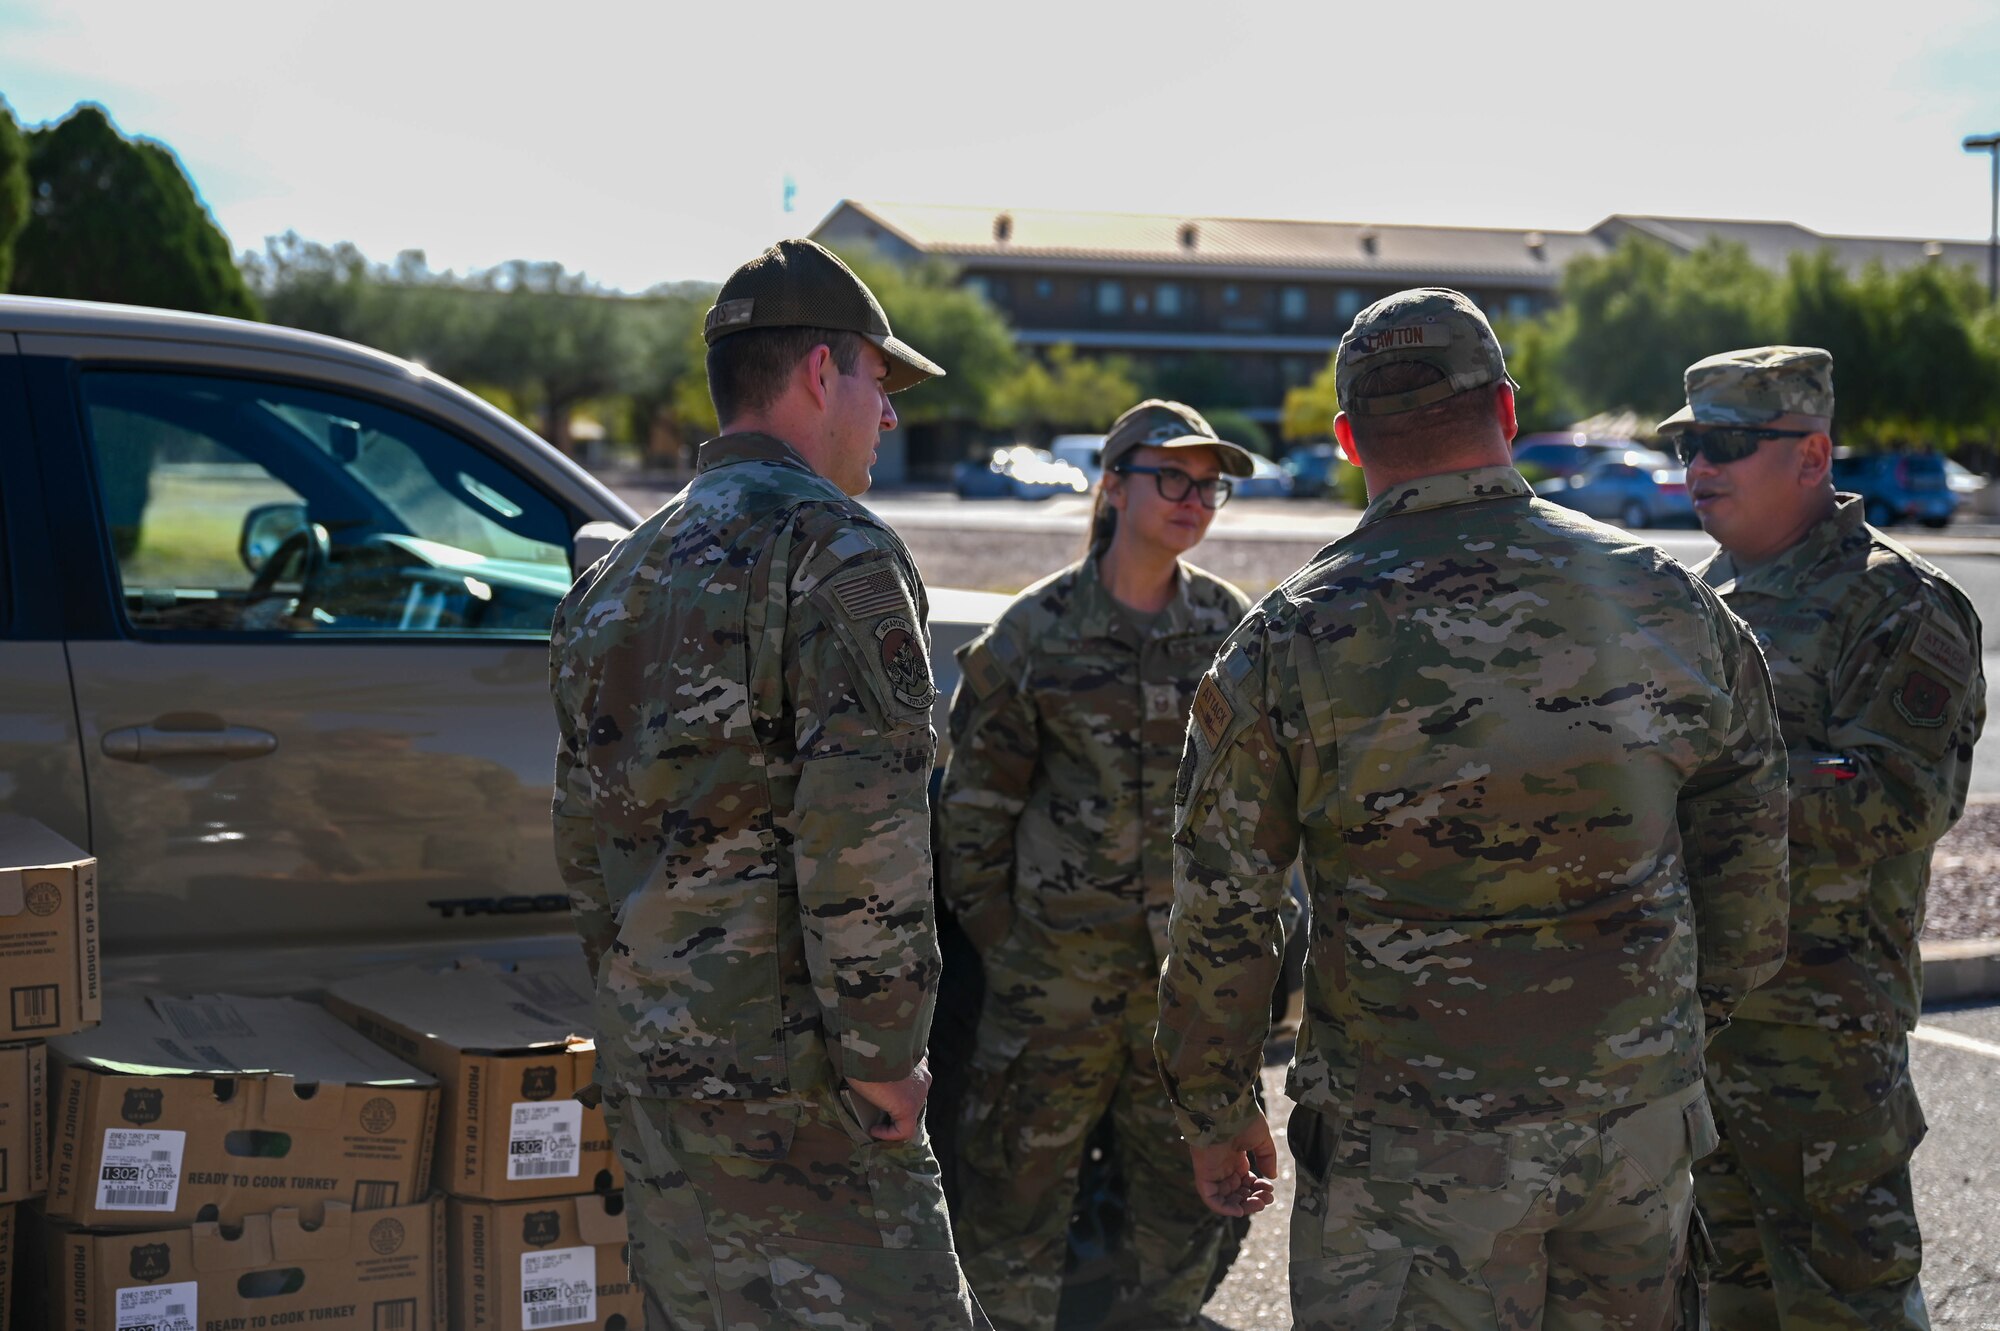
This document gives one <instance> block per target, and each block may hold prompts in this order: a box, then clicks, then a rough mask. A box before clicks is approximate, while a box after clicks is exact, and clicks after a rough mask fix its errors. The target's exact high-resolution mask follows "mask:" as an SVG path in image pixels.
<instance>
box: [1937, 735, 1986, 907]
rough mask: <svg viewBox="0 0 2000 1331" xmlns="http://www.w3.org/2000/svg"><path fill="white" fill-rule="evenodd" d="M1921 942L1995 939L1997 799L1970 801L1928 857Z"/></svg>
mask: <svg viewBox="0 0 2000 1331" xmlns="http://www.w3.org/2000/svg"><path fill="white" fill-rule="evenodd" d="M1991 742H1995V743H2000V736H1996V737H1994V738H1993V740H1992V741H1991ZM1924 937H1925V938H1931V939H1937V940H1939V941H1942V940H1944V939H1948V938H2000V799H1979V800H1975V801H1974V802H1973V803H1972V804H1971V805H1969V806H1968V807H1967V808H1966V810H1965V817H1963V818H1961V819H1959V820H1958V826H1956V827H1954V828H1952V829H1951V831H1949V832H1947V833H1945V836H1944V840H1942V841H1940V842H1938V845H1937V849H1936V850H1935V851H1934V852H1932V854H1931V890H1930V908H1929V912H1928V914H1927V915H1926V916H1925V919H1924Z"/></svg>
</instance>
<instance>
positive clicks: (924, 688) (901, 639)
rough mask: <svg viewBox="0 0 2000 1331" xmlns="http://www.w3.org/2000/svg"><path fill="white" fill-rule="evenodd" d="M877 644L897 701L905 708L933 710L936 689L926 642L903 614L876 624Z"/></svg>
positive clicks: (884, 671) (884, 670) (885, 673)
mask: <svg viewBox="0 0 2000 1331" xmlns="http://www.w3.org/2000/svg"><path fill="white" fill-rule="evenodd" d="M875 641H876V644H877V645H878V647H879V649H880V651H881V654H882V673H883V674H884V675H886V676H887V677H888V680H889V689H890V691H891V692H893V693H894V694H895V695H896V701H898V702H900V703H902V704H903V705H904V706H905V707H916V708H923V707H929V706H930V705H931V699H932V698H933V697H935V696H936V690H935V689H933V688H932V686H931V668H930V663H929V662H928V661H926V660H925V659H924V648H923V640H922V639H921V638H919V637H918V636H917V633H916V630H915V629H914V628H912V627H911V625H910V621H909V620H907V619H905V618H903V617H902V616H901V615H889V616H887V617H886V618H884V619H883V620H882V621H881V622H880V623H878V624H876V625H875Z"/></svg>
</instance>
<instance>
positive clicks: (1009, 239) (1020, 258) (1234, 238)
mask: <svg viewBox="0 0 2000 1331" xmlns="http://www.w3.org/2000/svg"><path fill="white" fill-rule="evenodd" d="M1633 232H1636V233H1638V234H1641V235H1645V236H1649V237H1651V238H1652V239H1654V240H1657V241H1659V242H1661V243H1663V244H1665V245H1667V246H1668V247H1669V248H1671V249H1674V250H1677V251H1680V252H1683V253H1685V252H1687V251H1690V250H1694V249H1697V248H1699V247H1700V246H1701V245H1702V244H1704V243H1705V242H1707V241H1708V240H1710V239H1713V238H1720V239H1722V240H1725V241H1730V242H1734V243H1738V244H1741V245H1742V246H1743V247H1744V248H1745V249H1746V250H1748V251H1749V253H1750V257H1751V258H1752V259H1753V260H1754V261H1755V262H1757V263H1758V264H1760V265H1762V266H1764V267H1768V268H1773V269H1777V268H1782V267H1783V266H1784V264H1785V261H1786V258H1787V256H1789V255H1791V254H1793V253H1797V252H1801V251H1803V252H1807V253H1810V252H1812V251H1815V250H1819V249H1822V248H1830V249H1832V250H1833V252H1834V254H1835V256H1836V257H1837V258H1838V259H1839V260H1840V262H1841V263H1843V264H1845V265H1848V266H1850V267H1858V266H1860V265H1862V264H1865V263H1868V262H1870V261H1880V262H1882V263H1884V264H1885V265H1887V266H1888V267H1890V268H1904V267H1911V266H1914V265H1917V264H1920V263H1925V262H1928V261H1931V260H1933V259H1936V260H1942V261H1944V262H1947V263H1952V264H1969V265H1973V266H1975V267H1978V268H1981V269H1983V267H1984V264H1985V262H1986V259H1985V254H1986V246H1985V244H1984V243H1983V242H1979V241H1969V240H1945V241H1939V240H1930V239H1924V238H1912V237H1890V236H1839V235H1827V234H1823V233H1821V232H1818V231H1814V230H1812V229H1810V228H1808V227H1803V226H1800V225H1798V224H1797V223H1795V222H1765V221H1746V220H1734V219H1728V218H1707V217H1653V216H1643V215H1637V214H1628V213H1616V214H1613V215H1612V216H1610V217H1608V218H1606V219H1605V220H1604V221H1602V222H1600V223H1598V224H1597V225H1596V226H1595V227H1592V228H1591V229H1590V230H1588V231H1520V230H1510V229H1506V228H1500V227H1452V226H1403V225H1394V224H1386V223H1385V224H1374V223H1358V222H1311V221H1288V220H1282V219H1260V218H1241V217H1175V216H1159V215H1147V214H1137V213H1089V212H1059V211H1053V210H1048V209H1037V208H988V207H967V206H960V205H953V204H925V203H883V202H876V201H872V200H870V201H866V202H863V201H857V200H845V201H843V202H841V203H840V204H837V205H836V206H835V207H834V209H833V211H832V212H831V213H829V214H828V215H827V217H826V219H825V220H824V221H822V222H821V223H820V224H819V226H818V227H817V228H815V229H814V233H813V234H814V235H815V236H823V237H825V238H827V239H831V240H848V239H860V240H864V241H866V240H877V241H889V242H892V243H893V244H897V245H901V246H906V247H908V248H909V249H911V250H914V251H918V252H921V253H925V254H936V255H940V256H942V257H945V258H948V259H952V260H954V261H957V262H959V263H961V264H977V265H978V266H980V267H987V268H991V267H1010V266H1015V265H1019V266H1023V267H1030V266H1032V267H1041V268H1049V267H1071V266H1075V267H1085V266H1088V267H1090V268H1093V269H1098V270H1102V269H1105V268H1126V269H1146V270H1155V271H1157V270H1162V269H1183V270H1185V269H1200V270H1203V271H1205V272H1213V273H1215V274H1217V275H1222V274H1224V273H1231V272H1235V273H1252V272H1254V273H1257V274H1259V275H1263V276H1287V275H1298V276H1302V277H1319V278H1343V277H1346V278H1352V279H1355V280H1358V281H1367V280H1369V279H1371V278H1396V277H1402V276H1407V275H1420V276H1423V277H1426V278H1428V279H1430V280H1433V281H1442V280H1453V279H1458V280H1463V281H1466V282H1478V281H1509V282H1514V283H1518V284H1520V285H1524V286H1553V285H1554V284H1555V282H1556V281H1557V279H1558V278H1559V277H1560V275H1561V272H1562V269H1563V266H1564V265H1565V264H1567V263H1568V262H1569V261H1570V260H1571V259H1573V258H1576V257H1577V256H1578V255H1582V254H1602V253H1604V252H1605V251H1606V250H1607V249H1609V248H1610V247H1611V246H1613V245H1615V244H1616V243H1617V242H1618V240H1619V238H1620V237H1621V236H1623V235H1626V234H1628V233H1633Z"/></svg>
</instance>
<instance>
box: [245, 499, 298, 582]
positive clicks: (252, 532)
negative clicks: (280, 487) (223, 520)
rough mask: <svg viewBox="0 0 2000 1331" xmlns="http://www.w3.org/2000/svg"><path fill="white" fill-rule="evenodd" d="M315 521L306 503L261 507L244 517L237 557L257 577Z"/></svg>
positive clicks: (260, 505)
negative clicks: (288, 544) (273, 557)
mask: <svg viewBox="0 0 2000 1331" xmlns="http://www.w3.org/2000/svg"><path fill="white" fill-rule="evenodd" d="M310 521H311V519H310V518H308V517H307V516H306V506H305V505H304V504H259V505H257V507H255V508H253V509H251V510H250V511H249V512H248V513H245V514H244V515H243V533H242V535H240V536H238V537H237V538H236V555H237V558H239V559H241V560H242V561H243V567H244V568H247V569H249V570H250V572H251V573H252V574H253V575H254V574H257V573H261V572H263V571H264V565H266V564H268V563H270V562H271V556H272V555H274V554H276V553H278V550H279V548H280V547H282V546H283V545H284V543H285V542H286V541H289V540H290V539H291V538H292V537H294V536H296V535H298V534H299V533H300V532H302V531H304V530H305V529H306V526H307V524H308V523H309V522H310Z"/></svg>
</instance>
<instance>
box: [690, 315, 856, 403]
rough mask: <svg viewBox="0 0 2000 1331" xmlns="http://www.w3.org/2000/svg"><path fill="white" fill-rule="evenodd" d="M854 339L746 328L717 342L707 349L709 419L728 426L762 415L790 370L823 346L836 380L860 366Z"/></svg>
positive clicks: (833, 333)
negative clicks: (837, 373) (711, 410)
mask: <svg viewBox="0 0 2000 1331" xmlns="http://www.w3.org/2000/svg"><path fill="white" fill-rule="evenodd" d="M863 340H864V339H863V338H862V336H861V334H859V333H847V332H841V331H839V330H837V329H833V328H802V327H795V326H786V327H781V328H746V329H744V330H743V331H742V332H740V333H731V334H729V336H727V337H719V338H717V339H716V340H715V341H714V342H713V343H712V344H711V345H710V346H709V348H708V396H709V398H710V400H711V401H713V402H714V403H715V417H716V419H717V420H718V421H720V422H721V423H722V424H723V425H728V424H729V423H730V422H731V421H733V420H736V419H737V418H738V417H740V416H742V415H743V414H744V413H746V412H752V411H762V410H763V409H764V408H766V407H768V406H770V405H771V404H772V403H773V402H776V401H777V400H778V398H779V397H780V396H782V395H783V393H784V391H785V380H786V379H788V378H790V377H791V373H792V369H793V367H794V366H796V365H797V364H798V363H799V362H800V361H802V360H804V359H805V358H806V357H807V356H808V355H810V354H811V353H812V349H813V348H814V347H817V346H820V345H822V344H824V345H825V346H826V348H827V349H828V350H829V351H831V352H832V353H833V364H834V367H835V368H836V369H838V370H839V371H840V372H841V373H842V374H853V373H854V371H855V369H856V368H857V367H858V366H859V365H860V364H861V344H862V341H863Z"/></svg>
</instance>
